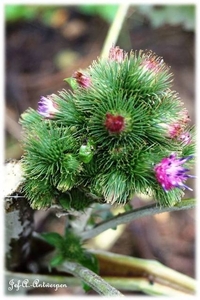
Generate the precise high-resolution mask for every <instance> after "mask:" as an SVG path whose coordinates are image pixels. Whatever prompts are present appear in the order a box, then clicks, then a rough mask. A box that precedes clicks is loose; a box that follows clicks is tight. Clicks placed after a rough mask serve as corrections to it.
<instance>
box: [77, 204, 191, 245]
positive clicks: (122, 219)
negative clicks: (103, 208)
mask: <svg viewBox="0 0 200 300" xmlns="http://www.w3.org/2000/svg"><path fill="white" fill-rule="evenodd" d="M194 207H195V200H194V199H187V200H182V201H181V202H179V203H177V204H176V205H175V206H172V207H159V206H157V205H156V204H152V205H147V206H144V207H142V208H138V209H134V210H132V211H128V212H125V213H123V214H119V215H117V216H115V217H113V218H111V219H109V220H106V221H103V222H101V223H99V224H98V225H96V227H94V228H92V229H90V230H87V231H84V232H83V233H82V234H81V238H82V240H83V241H84V240H87V239H90V238H93V237H95V236H97V235H99V234H100V233H102V232H104V231H105V230H107V229H110V228H116V226H118V225H120V224H126V223H128V222H130V221H133V220H136V219H139V218H142V217H145V216H152V215H155V214H160V213H163V212H170V211H178V210H183V209H190V208H194Z"/></svg>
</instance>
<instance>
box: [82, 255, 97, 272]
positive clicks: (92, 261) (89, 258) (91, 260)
mask: <svg viewBox="0 0 200 300" xmlns="http://www.w3.org/2000/svg"><path fill="white" fill-rule="evenodd" d="M79 262H80V263H81V264H82V265H83V266H84V267H86V268H88V269H90V270H91V271H93V272H94V273H96V274H98V273H99V265H98V260H97V258H96V256H95V255H94V254H92V253H89V252H87V251H85V252H84V255H83V258H82V259H81V260H80V261H79Z"/></svg>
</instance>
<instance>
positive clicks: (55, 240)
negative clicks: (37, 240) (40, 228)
mask: <svg viewBox="0 0 200 300" xmlns="http://www.w3.org/2000/svg"><path fill="white" fill-rule="evenodd" d="M41 236H42V237H43V238H44V239H45V240H46V241H47V243H49V244H50V245H52V246H54V247H56V248H62V247H63V243H64V241H63V237H62V236H61V235H60V234H58V233H57V232H44V233H42V234H41Z"/></svg>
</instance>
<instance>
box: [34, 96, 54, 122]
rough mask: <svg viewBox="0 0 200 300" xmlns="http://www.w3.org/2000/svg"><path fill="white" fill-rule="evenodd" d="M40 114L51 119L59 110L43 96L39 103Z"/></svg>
mask: <svg viewBox="0 0 200 300" xmlns="http://www.w3.org/2000/svg"><path fill="white" fill-rule="evenodd" d="M37 111H38V113H39V114H40V115H42V116H43V117H45V118H51V117H52V116H53V115H54V114H55V113H56V112H58V110H57V109H56V108H55V107H54V103H53V101H52V100H51V99H50V98H47V97H44V96H42V97H41V98H40V101H39V102H38V110H37Z"/></svg>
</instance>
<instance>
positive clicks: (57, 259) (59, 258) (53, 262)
mask: <svg viewBox="0 0 200 300" xmlns="http://www.w3.org/2000/svg"><path fill="white" fill-rule="evenodd" d="M64 260H65V258H64V256H63V255H62V254H61V253H59V254H57V255H56V256H54V257H53V258H52V259H51V261H50V265H51V266H52V267H55V266H58V265H60V264H62V263H63V261H64Z"/></svg>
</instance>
